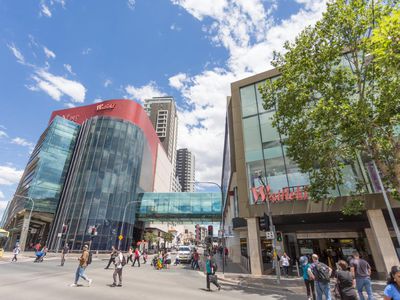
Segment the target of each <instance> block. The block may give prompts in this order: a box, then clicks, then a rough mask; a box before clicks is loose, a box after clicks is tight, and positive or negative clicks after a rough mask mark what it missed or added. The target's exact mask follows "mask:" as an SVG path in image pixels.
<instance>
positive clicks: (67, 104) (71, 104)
mask: <svg viewBox="0 0 400 300" xmlns="http://www.w3.org/2000/svg"><path fill="white" fill-rule="evenodd" d="M65 106H66V107H68V108H74V107H76V105H75V104H74V103H65Z"/></svg>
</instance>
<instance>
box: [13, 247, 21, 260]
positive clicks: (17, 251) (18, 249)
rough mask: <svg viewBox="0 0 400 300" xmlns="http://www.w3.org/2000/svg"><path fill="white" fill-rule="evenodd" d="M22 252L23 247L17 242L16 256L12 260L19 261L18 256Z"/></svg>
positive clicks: (14, 252) (14, 251)
mask: <svg viewBox="0 0 400 300" xmlns="http://www.w3.org/2000/svg"><path fill="white" fill-rule="evenodd" d="M20 252H21V248H20V246H19V244H17V245H16V246H15V248H14V250H13V254H14V257H13V259H12V260H11V261H12V262H13V261H18V259H17V256H18V254H19V253H20Z"/></svg>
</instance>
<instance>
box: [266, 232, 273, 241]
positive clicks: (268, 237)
mask: <svg viewBox="0 0 400 300" xmlns="http://www.w3.org/2000/svg"><path fill="white" fill-rule="evenodd" d="M265 237H266V239H267V240H273V239H274V238H275V237H274V232H273V231H266V232H265Z"/></svg>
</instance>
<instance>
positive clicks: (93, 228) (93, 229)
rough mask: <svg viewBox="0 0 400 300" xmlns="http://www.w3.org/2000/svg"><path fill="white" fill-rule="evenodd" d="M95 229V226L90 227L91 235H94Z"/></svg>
mask: <svg viewBox="0 0 400 300" xmlns="http://www.w3.org/2000/svg"><path fill="white" fill-rule="evenodd" d="M96 230H97V229H96V227H94V226H93V227H92V231H91V235H96Z"/></svg>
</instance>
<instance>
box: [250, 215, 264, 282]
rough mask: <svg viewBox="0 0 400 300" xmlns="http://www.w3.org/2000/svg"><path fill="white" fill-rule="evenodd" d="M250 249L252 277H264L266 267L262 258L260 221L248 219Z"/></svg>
mask: <svg viewBox="0 0 400 300" xmlns="http://www.w3.org/2000/svg"><path fill="white" fill-rule="evenodd" d="M247 232H248V248H249V257H250V265H251V274H252V275H262V274H263V271H264V266H263V263H262V257H261V245H260V233H259V231H258V219H257V218H250V219H247Z"/></svg>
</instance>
